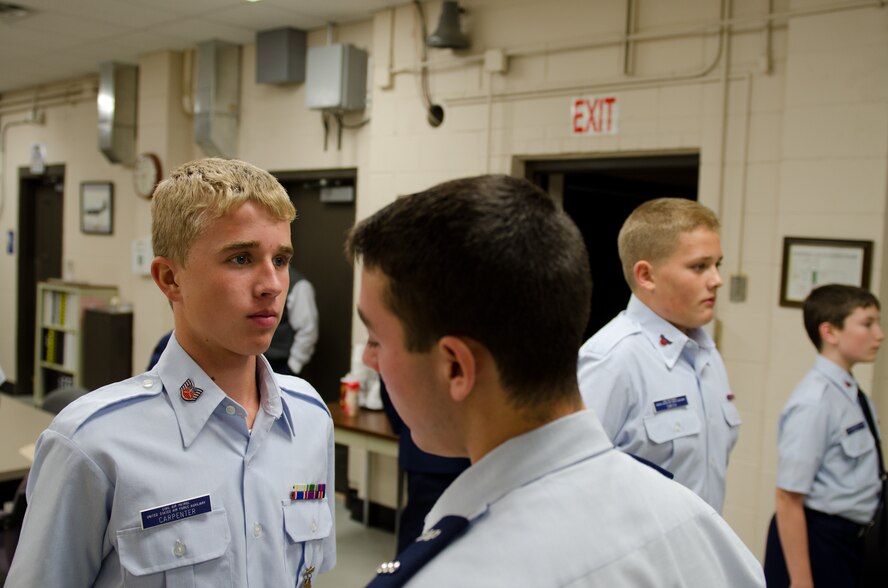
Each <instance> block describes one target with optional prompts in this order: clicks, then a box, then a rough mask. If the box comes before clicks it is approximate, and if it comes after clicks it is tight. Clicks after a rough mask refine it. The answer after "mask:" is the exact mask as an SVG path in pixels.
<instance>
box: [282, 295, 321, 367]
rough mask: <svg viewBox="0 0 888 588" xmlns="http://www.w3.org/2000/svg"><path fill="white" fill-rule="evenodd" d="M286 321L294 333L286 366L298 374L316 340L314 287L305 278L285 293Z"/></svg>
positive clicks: (313, 348)
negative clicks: (287, 293)
mask: <svg viewBox="0 0 888 588" xmlns="http://www.w3.org/2000/svg"><path fill="white" fill-rule="evenodd" d="M287 321H288V322H289V323H290V327H292V328H293V333H294V335H293V343H292V344H291V345H290V356H289V357H288V358H287V367H289V368H290V371H291V372H293V373H294V374H298V373H300V372H301V371H302V367H303V366H304V365H305V364H306V363H308V360H309V359H311V356H312V354H314V350H315V344H317V342H318V307H317V304H316V303H315V292H314V287H313V286H312V285H311V282H309V281H308V280H306V279H305V278H303V279H301V280H299V281H298V282H296V283H295V284H294V285H293V288H292V289H291V290H290V294H289V295H287Z"/></svg>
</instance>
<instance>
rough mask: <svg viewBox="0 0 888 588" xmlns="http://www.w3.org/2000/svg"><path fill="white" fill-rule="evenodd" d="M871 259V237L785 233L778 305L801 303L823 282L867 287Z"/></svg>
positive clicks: (799, 305) (868, 284)
mask: <svg viewBox="0 0 888 588" xmlns="http://www.w3.org/2000/svg"><path fill="white" fill-rule="evenodd" d="M872 259H873V242H872V241H856V240H850V239H808V238H804V237H784V238H783V272H782V277H781V280H780V306H795V307H801V306H802V305H803V303H804V301H805V298H806V297H807V296H808V294H809V293H810V292H811V290H813V289H814V288H816V287H817V286H822V285H823V284H847V285H850V286H857V287H858V288H864V289H868V288H869V286H870V273H871V271H872Z"/></svg>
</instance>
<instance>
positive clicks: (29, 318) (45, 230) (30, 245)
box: [15, 165, 65, 395]
mask: <svg viewBox="0 0 888 588" xmlns="http://www.w3.org/2000/svg"><path fill="white" fill-rule="evenodd" d="M64 189H65V166H63V165H53V166H48V167H47V168H46V170H45V172H44V173H43V174H34V173H31V171H30V170H29V169H28V168H20V169H19V219H18V235H19V237H18V289H17V290H18V291H17V294H18V300H17V307H18V312H17V313H16V360H15V366H16V369H15V377H16V384H15V393H16V394H26V395H30V394H33V387H34V343H35V340H34V337H35V326H34V324H35V321H36V316H37V314H36V313H37V303H36V300H35V299H36V296H37V282H40V281H43V280H47V279H49V278H61V277H62V213H63V210H64Z"/></svg>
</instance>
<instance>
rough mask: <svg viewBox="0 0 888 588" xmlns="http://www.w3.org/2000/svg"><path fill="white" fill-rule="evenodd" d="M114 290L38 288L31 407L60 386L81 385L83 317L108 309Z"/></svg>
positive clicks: (71, 285)
mask: <svg viewBox="0 0 888 588" xmlns="http://www.w3.org/2000/svg"><path fill="white" fill-rule="evenodd" d="M116 296H117V287H116V286H99V285H95V284H83V283H75V282H63V281H55V280H52V281H49V282H39V283H38V284H37V325H36V328H37V333H36V336H35V349H34V357H35V361H34V404H36V405H37V406H40V405H41V404H43V397H44V396H45V395H46V393H48V392H50V391H52V390H55V389H56V388H60V387H63V386H82V385H83V316H84V312H85V310H86V309H87V308H101V307H104V306H108V305H109V303H110V302H111V299H112V298H114V297H116Z"/></svg>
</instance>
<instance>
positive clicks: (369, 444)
mask: <svg viewBox="0 0 888 588" xmlns="http://www.w3.org/2000/svg"><path fill="white" fill-rule="evenodd" d="M327 408H329V409H330V415H332V417H333V434H334V437H335V441H336V443H339V444H340V445H345V446H347V447H349V448H350V449H351V448H354V449H363V450H364V451H366V452H367V453H368V454H370V453H376V454H378V455H388V456H390V457H394V458H395V459H398V436H397V435H395V434H394V433H393V432H392V427H391V425H389V422H388V417H386V416H385V413H384V412H383V411H381V410H366V409H361V410H360V411H358V414H357V415H356V416H353V417H350V416H346V415H345V413H344V412H343V410H342V407H341V406H339V403H338V402H328V403H327ZM402 478H403V476H402V475H401V470H400V468H399V469H398V498H397V501H398V506H397V508H396V511H398V512H400V509H401V493H402V488H403V484H402ZM363 518H364V524H365V525H366V524H368V522H369V520H370V456H369V455H368V456H367V465H366V467H365V468H364V517H363ZM397 520H398V517H397V514H396V516H395V521H396V523H395V524H396V526H397Z"/></svg>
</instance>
